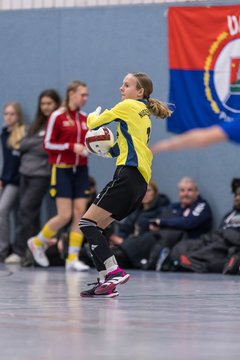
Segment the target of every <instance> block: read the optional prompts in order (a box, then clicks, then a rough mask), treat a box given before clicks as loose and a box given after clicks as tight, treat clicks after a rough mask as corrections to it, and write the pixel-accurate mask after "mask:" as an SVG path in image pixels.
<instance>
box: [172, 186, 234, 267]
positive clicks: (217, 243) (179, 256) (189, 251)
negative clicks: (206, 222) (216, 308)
mask: <svg viewBox="0 0 240 360" xmlns="http://www.w3.org/2000/svg"><path fill="white" fill-rule="evenodd" d="M231 187H232V192H233V193H234V205H233V209H232V210H231V211H230V212H228V213H227V214H226V215H225V216H224V218H223V220H222V222H221V224H220V227H219V229H218V230H215V231H212V232H208V233H207V234H205V235H203V236H201V237H200V238H199V239H194V240H187V241H186V240H182V241H180V242H179V243H178V244H177V245H176V246H175V247H174V248H173V249H172V252H171V259H172V263H173V265H174V268H173V269H175V270H176V269H178V270H179V269H180V270H183V269H184V270H186V269H187V270H190V271H194V272H199V273H206V272H216V273H219V272H223V273H224V274H237V273H238V274H239V266H240V179H233V180H232V184H231Z"/></svg>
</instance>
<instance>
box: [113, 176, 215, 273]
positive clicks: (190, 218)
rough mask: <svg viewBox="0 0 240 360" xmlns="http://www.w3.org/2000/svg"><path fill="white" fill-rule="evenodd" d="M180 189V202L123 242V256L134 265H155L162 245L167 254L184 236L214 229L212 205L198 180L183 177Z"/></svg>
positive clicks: (150, 266) (148, 266)
mask: <svg viewBox="0 0 240 360" xmlns="http://www.w3.org/2000/svg"><path fill="white" fill-rule="evenodd" d="M178 190H179V202H177V203H174V204H171V205H170V206H169V207H168V208H166V209H164V210H163V212H162V214H161V215H160V216H156V217H153V218H152V219H151V220H150V221H149V224H148V227H147V229H146V232H145V233H144V234H141V235H140V236H136V237H134V238H132V239H130V238H128V239H127V240H125V241H124V243H123V244H122V245H121V256H122V257H124V258H127V259H128V262H129V263H130V265H131V266H133V267H135V268H142V267H143V268H144V269H155V268H156V266H159V264H158V263H157V262H158V259H159V257H160V253H161V251H162V250H163V249H164V253H165V256H166V253H169V249H171V248H172V247H173V246H174V245H175V244H176V243H177V242H178V241H180V239H182V238H183V237H187V238H194V237H199V236H200V235H201V234H204V233H206V232H207V231H209V230H210V229H211V226H212V213H211V209H210V206H209V205H208V203H207V201H206V200H204V199H203V198H202V197H201V196H200V194H199V190H198V186H197V184H196V182H195V181H194V180H193V179H191V178H189V177H184V178H182V179H181V180H180V182H179V183H178ZM166 250H167V251H166ZM116 256H117V254H116ZM118 260H119V259H118Z"/></svg>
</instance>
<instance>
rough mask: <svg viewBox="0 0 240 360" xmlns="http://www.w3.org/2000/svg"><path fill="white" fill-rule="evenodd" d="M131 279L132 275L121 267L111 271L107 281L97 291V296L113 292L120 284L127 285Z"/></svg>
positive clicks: (106, 278)
mask: <svg viewBox="0 0 240 360" xmlns="http://www.w3.org/2000/svg"><path fill="white" fill-rule="evenodd" d="M129 278H130V275H129V274H127V273H126V272H125V271H124V270H122V269H121V268H120V267H119V266H118V267H117V269H116V270H114V271H111V272H110V273H108V274H107V275H106V277H105V281H104V282H103V283H102V284H101V285H100V286H98V287H97V289H95V294H98V295H99V294H104V293H106V292H109V291H110V292H111V291H113V289H114V288H115V287H116V286H117V285H119V284H121V285H122V284H125V283H126V282H127V281H128V280H129Z"/></svg>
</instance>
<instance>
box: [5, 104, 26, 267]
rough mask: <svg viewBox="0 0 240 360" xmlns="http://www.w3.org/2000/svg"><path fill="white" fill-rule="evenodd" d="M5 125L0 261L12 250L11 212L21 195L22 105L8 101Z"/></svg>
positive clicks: (23, 128) (23, 130) (23, 127)
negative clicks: (20, 142)
mask: <svg viewBox="0 0 240 360" xmlns="http://www.w3.org/2000/svg"><path fill="white" fill-rule="evenodd" d="M3 117H4V126H3V129H2V132H1V145H2V153H3V167H2V173H1V177H0V229H1V232H0V261H4V260H5V258H6V257H7V256H8V254H9V250H10V212H11V211H12V210H13V209H15V208H16V203H17V200H18V195H19V178H20V175H19V165H20V152H19V141H20V140H21V139H22V138H23V137H24V135H25V126H24V125H23V116H22V109H21V106H20V105H19V104H18V103H16V102H10V103H7V104H6V105H5V106H4V111H3Z"/></svg>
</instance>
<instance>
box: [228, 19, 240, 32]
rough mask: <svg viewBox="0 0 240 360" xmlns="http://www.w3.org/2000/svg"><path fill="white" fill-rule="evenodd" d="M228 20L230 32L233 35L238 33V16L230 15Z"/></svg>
mask: <svg viewBox="0 0 240 360" xmlns="http://www.w3.org/2000/svg"><path fill="white" fill-rule="evenodd" d="M227 21H228V29H229V32H230V34H231V35H232V36H233V35H236V34H237V33H238V32H239V23H238V20H237V17H236V16H235V15H228V16H227Z"/></svg>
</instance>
